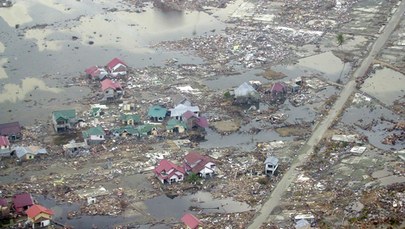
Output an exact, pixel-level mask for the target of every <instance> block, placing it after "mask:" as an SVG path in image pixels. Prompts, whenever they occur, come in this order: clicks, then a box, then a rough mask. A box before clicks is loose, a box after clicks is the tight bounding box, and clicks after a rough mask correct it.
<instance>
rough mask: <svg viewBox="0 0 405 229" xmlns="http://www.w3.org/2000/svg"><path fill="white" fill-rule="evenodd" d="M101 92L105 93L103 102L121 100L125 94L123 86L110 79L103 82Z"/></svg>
mask: <svg viewBox="0 0 405 229" xmlns="http://www.w3.org/2000/svg"><path fill="white" fill-rule="evenodd" d="M101 91H102V92H103V98H102V100H103V101H113V100H116V99H119V98H121V96H122V95H123V94H124V93H123V90H122V87H121V84H120V83H118V82H114V81H112V80H110V79H105V80H103V81H101Z"/></svg>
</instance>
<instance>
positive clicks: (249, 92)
mask: <svg viewBox="0 0 405 229" xmlns="http://www.w3.org/2000/svg"><path fill="white" fill-rule="evenodd" d="M257 94H258V92H257V91H256V90H255V89H254V88H253V87H252V85H250V84H248V83H246V82H244V83H243V84H241V85H240V86H239V87H237V88H236V89H235V97H244V96H255V95H257Z"/></svg>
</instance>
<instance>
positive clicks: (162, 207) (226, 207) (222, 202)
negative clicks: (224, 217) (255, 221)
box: [145, 191, 251, 220]
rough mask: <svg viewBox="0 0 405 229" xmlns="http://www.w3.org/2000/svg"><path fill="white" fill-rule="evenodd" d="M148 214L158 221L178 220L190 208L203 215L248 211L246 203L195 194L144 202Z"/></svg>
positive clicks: (161, 197) (202, 193)
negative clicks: (166, 219) (199, 211)
mask: <svg viewBox="0 0 405 229" xmlns="http://www.w3.org/2000/svg"><path fill="white" fill-rule="evenodd" d="M145 205H146V206H147V208H148V210H147V211H148V212H149V213H150V214H151V215H152V216H153V217H155V218H156V219H158V220H161V219H165V218H175V219H179V218H180V217H181V216H182V215H183V214H184V213H187V212H190V210H189V208H190V207H198V208H201V209H202V210H201V211H202V212H203V213H210V212H219V213H233V212H244V211H249V210H251V208H250V207H249V205H247V204H246V203H242V202H237V201H234V200H232V199H231V198H225V199H213V197H212V195H211V194H210V193H208V192H201V191H200V192H197V193H195V194H192V195H188V196H184V197H175V198H173V199H172V198H169V197H167V196H165V195H163V196H158V197H155V198H153V199H150V200H147V201H145Z"/></svg>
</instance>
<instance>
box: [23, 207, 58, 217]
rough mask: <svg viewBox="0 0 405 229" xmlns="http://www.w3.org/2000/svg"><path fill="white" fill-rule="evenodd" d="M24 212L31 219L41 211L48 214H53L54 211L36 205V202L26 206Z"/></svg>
mask: <svg viewBox="0 0 405 229" xmlns="http://www.w3.org/2000/svg"><path fill="white" fill-rule="evenodd" d="M26 213H27V216H28V217H29V218H31V219H33V218H35V216H37V215H39V214H41V213H45V214H48V215H53V214H54V212H53V211H52V210H51V209H48V208H46V207H44V206H41V205H38V204H34V205H32V206H31V207H30V208H28V210H27V212H26Z"/></svg>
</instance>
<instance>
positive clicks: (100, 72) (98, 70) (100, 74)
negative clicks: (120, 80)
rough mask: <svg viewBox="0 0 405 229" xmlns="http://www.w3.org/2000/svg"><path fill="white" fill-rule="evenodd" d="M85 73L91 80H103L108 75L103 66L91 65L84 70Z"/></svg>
mask: <svg viewBox="0 0 405 229" xmlns="http://www.w3.org/2000/svg"><path fill="white" fill-rule="evenodd" d="M84 72H85V73H86V75H87V76H88V77H90V78H91V79H93V80H103V79H104V78H106V77H107V76H108V72H107V71H106V70H105V68H103V67H98V66H91V67H89V68H86V70H84Z"/></svg>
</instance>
